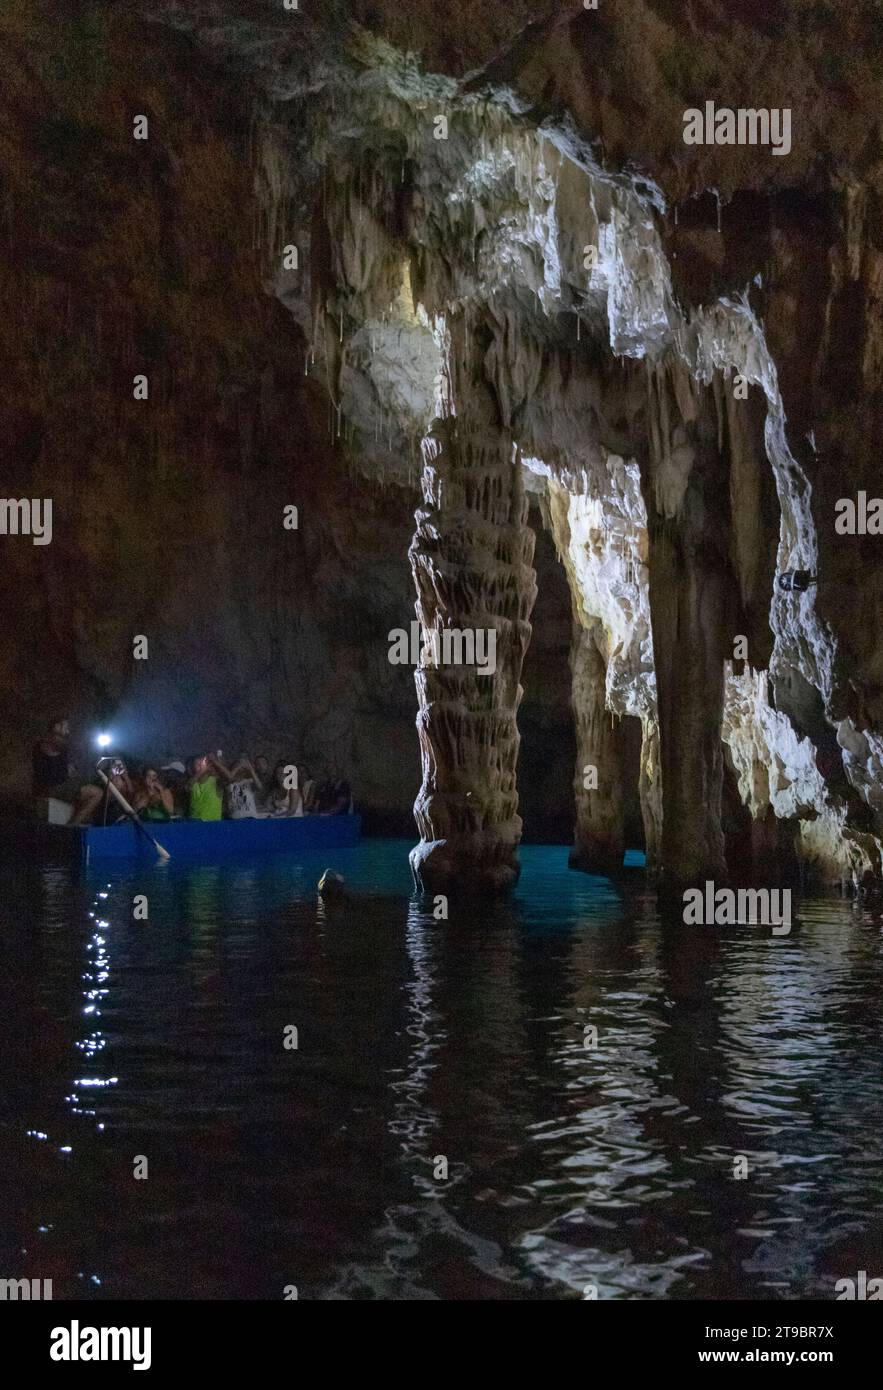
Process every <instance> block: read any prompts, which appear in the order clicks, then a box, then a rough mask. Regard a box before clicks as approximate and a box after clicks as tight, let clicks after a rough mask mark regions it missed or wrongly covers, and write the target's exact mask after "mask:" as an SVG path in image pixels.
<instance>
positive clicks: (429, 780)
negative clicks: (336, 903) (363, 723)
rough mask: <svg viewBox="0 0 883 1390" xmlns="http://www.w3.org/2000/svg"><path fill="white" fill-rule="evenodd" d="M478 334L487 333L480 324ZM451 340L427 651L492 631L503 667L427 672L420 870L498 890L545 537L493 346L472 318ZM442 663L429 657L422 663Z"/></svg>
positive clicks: (419, 517) (434, 460)
mask: <svg viewBox="0 0 883 1390" xmlns="http://www.w3.org/2000/svg"><path fill="white" fill-rule="evenodd" d="M470 333H471V336H472V338H473V340H474V339H475V338H476V337H477V336H478V335H477V334H476V331H475V325H474V324H473V325H471V326H470ZM451 339H452V342H451V367H452V370H451V376H452V399H453V402H454V407H455V408H456V411H457V414H456V416H454V415H453V414H447V415H445V416H443V417H442V418H440V419H438V420H437V421H436V422H435V424H434V427H433V429H432V432H431V434H430V436H429V437H428V438H427V439H426V440H425V441H424V466H423V477H422V492H423V506H422V507H421V508H420V509H419V510H418V511H417V513H416V522H417V527H416V531H415V535H414V539H413V541H412V543H411V548H410V552H409V558H410V561H411V569H412V573H413V575H414V582H415V585H416V588H417V605H416V606H417V616H418V618H419V620H420V624H421V628H422V632H423V636H424V643H425V642H426V635H427V633H432V632H433V631H435V632H439V633H443V632H444V630H445V629H448V630H453V631H459V632H460V633H461V634H463V633H465V634H470V633H471V634H472V635H473V640H475V641H476V642H477V640H478V637H479V630H482V631H483V632H484V633H485V634H487V638H488V639H490V638H491V636H492V638H493V643H495V649H494V648H492V649H494V651H495V660H494V663H493V671H492V673H491V671H490V665H491V663H487V673H486V674H482V673H481V669H480V668H479V667H477V666H476V665H474V664H473V665H465V664H463V665H459V664H443V661H442V662H441V663H439V664H437V665H433V664H421V666H420V667H418V670H417V672H416V675H415V679H416V684H417V696H418V701H419V707H420V708H419V713H418V716H417V728H418V732H419V737H420V751H421V758H422V765H423V782H422V786H421V788H420V793H419V795H418V797H417V801H416V803H415V806H414V815H415V818H416V821H417V825H418V828H419V831H420V836H421V839H420V843H419V845H417V846H416V847H415V848H414V849H413V850H412V851H411V867H412V869H413V872H414V877H415V880H416V881H417V884H418V886H419V887H420V888H421V889H422V890H423V891H425V892H433V891H435V890H437V889H442V890H443V889H447V888H456V887H461V888H463V889H465V890H467V891H476V892H499V891H501V890H504V889H506V888H508V887H509V886H511V884H513V883H514V882H515V880H516V879H517V877H518V871H519V870H518V861H517V858H516V847H517V845H518V842H519V839H520V837H521V818H520V816H519V815H518V793H517V790H516V785H515V766H516V762H517V759H518V744H519V737H518V728H517V723H516V713H517V710H518V705H519V702H520V700H521V694H522V691H521V686H520V683H519V682H520V677H521V666H522V661H523V659H524V653H525V651H526V649H527V645H528V642H529V640H530V614H531V610H532V608H533V603H534V598H535V597H536V582H535V576H534V571H533V567H532V560H533V547H534V536H533V532H532V531H531V530H530V528H529V527H528V525H527V501H526V499H525V495H524V487H523V482H522V475H521V467H520V464H519V462H518V461H517V460H516V459H513V451H512V438H511V435H510V434H509V432H508V430H506V429H505V428H504V427H503V426H502V424H501V422H500V418H499V410H498V405H497V401H496V398H495V396H494V394H493V392H492V391H491V389H490V387H489V386H488V385H487V384H486V383H485V382H484V381H483V380H482V378H481V360H482V346H483V345H480V344H474V346H473V348H472V349H470V348H469V345H468V343H467V340H466V333H465V325H464V323H463V320H462V319H461V320H457V321H456V322H455V323H454V324H452V331H451ZM429 659H430V658H428V653H427V652H426V650H425V648H424V654H423V657H422V663H427V662H428V660H429Z"/></svg>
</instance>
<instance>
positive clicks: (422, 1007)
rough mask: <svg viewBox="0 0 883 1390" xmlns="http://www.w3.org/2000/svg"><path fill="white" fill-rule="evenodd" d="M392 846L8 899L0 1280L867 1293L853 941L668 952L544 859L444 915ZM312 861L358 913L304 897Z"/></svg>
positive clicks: (541, 1292) (622, 897)
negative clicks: (435, 911)
mask: <svg viewBox="0 0 883 1390" xmlns="http://www.w3.org/2000/svg"><path fill="white" fill-rule="evenodd" d="M408 847H409V846H408V844H407V843H406V842H394V841H384V842H380V841H373V842H371V841H368V842H365V843H364V844H362V845H361V846H359V847H358V848H357V849H355V850H345V851H337V852H332V853H328V852H326V853H325V854H324V855H323V858H322V860H321V861H305V862H301V863H300V864H294V863H292V862H290V861H289V860H286V859H285V858H281V859H272V860H264V861H262V862H257V861H253V862H245V863H240V864H228V865H225V866H223V867H206V866H194V867H189V868H188V867H185V866H180V865H175V864H171V865H167V866H165V867H154V866H153V865H144V866H133V867H132V868H126V869H122V870H121V869H119V868H116V867H114V868H112V869H110V870H105V871H104V872H103V874H102V873H100V872H99V873H97V874H90V875H86V876H85V877H83V876H79V875H77V874H75V873H72V872H71V871H69V870H66V869H44V870H42V871H40V870H36V869H31V870H29V869H27V868H25V867H24V866H22V867H20V868H19V869H18V870H17V871H15V872H14V873H12V874H11V875H8V876H7V882H6V885H5V891H4V894H3V899H2V903H0V1149H2V1152H0V1159H2V1163H0V1212H2V1223H0V1261H2V1267H0V1277H25V1276H27V1277H33V1278H52V1279H53V1281H54V1294H55V1297H56V1298H62V1297H76V1298H102V1297H117V1298H132V1299H140V1298H154V1297H159V1298H200V1297H202V1298H268V1299H280V1298H282V1297H283V1291H284V1289H285V1287H286V1286H287V1285H295V1286H296V1287H297V1289H298V1295H299V1297H300V1298H319V1299H339V1298H345V1299H353V1298H385V1299H402V1298H405V1299H424V1298H429V1299H432V1298H468V1299H485V1298H517V1299H526V1298H527V1299H560V1298H581V1297H582V1296H583V1291H584V1290H585V1288H586V1286H587V1285H591V1284H593V1285H595V1286H596V1288H597V1289H598V1292H599V1296H600V1297H604V1298H619V1299H621V1298H679V1299H695V1298H723V1297H760V1298H769V1299H777V1298H778V1299H787V1298H803V1297H824V1298H831V1297H833V1295H834V1281H835V1280H836V1279H837V1278H841V1277H855V1274H856V1273H857V1271H858V1270H859V1269H866V1270H867V1271H868V1272H869V1277H870V1276H872V1275H875V1274H876V1275H883V1123H881V1121H883V1061H881V1059H883V1022H881V999H883V951H881V924H880V920H879V918H875V917H873V916H871V915H869V914H866V913H862V912H860V911H858V910H856V909H855V908H853V907H852V906H851V905H850V904H848V903H841V902H838V901H833V902H832V901H824V902H808V903H807V902H804V903H803V904H801V907H800V912H799V917H800V922H799V926H798V927H797V928H796V929H795V930H794V931H793V932H792V934H791V935H790V936H788V937H773V936H772V935H771V934H770V933H768V932H760V931H750V930H746V929H740V928H733V929H729V930H728V929H720V928H702V929H699V928H695V929H686V928H681V929H679V930H677V929H675V930H672V929H671V928H666V929H663V927H662V925H661V924H660V921H659V918H658V916H657V913H656V909H655V903H654V900H653V898H652V895H650V894H648V893H647V892H645V890H644V888H643V883H642V879H641V877H640V876H635V879H634V882H633V883H629V884H626V885H625V887H621V888H615V887H614V886H613V885H612V884H611V883H610V882H609V881H607V880H605V879H601V878H592V877H589V876H586V875H582V874H578V873H574V872H572V871H570V870H568V868H567V851H566V849H563V848H556V847H547V846H543V847H535V848H531V847H528V848H526V849H524V850H523V851H522V863H523V874H522V879H521V882H520V884H519V887H518V890H517V892H516V893H515V895H514V897H513V899H512V900H511V902H508V903H506V904H496V905H488V906H485V907H472V908H470V909H468V910H467V911H463V912H458V911H457V909H456V907H455V906H454V905H453V904H452V915H451V920H449V921H448V922H437V921H435V920H434V918H433V915H432V911H431V904H430V906H429V909H428V910H427V908H425V907H422V906H419V905H418V904H417V903H416V901H414V900H412V899H411V898H410V873H409V870H408V865H407V849H408ZM327 865H330V866H331V867H333V868H335V869H338V870H339V871H340V872H342V873H343V874H344V875H345V876H346V878H347V881H348V883H349V884H350V886H351V888H352V889H353V891H354V892H355V893H356V894H357V895H359V896H360V897H361V895H364V899H363V900H360V901H358V902H357V903H355V904H350V905H348V906H346V907H343V908H328V907H323V906H322V905H321V904H317V900H316V895H315V889H314V885H315V883H316V880H317V878H318V876H319V873H320V872H321V870H322V869H323V868H325V867H326V866H327ZM140 894H145V895H146V896H147V900H148V914H149V915H148V920H147V921H139V920H135V919H134V916H133V900H134V899H135V897H136V895H140ZM290 1026H294V1027H295V1028H296V1029H297V1042H298V1046H297V1048H296V1050H295V1049H286V1048H285V1047H284V1046H283V1041H284V1038H285V1029H286V1027H290ZM587 1027H588V1028H589V1029H591V1028H595V1029H597V1046H596V1047H591V1046H589V1047H587V1046H586V1043H587V1042H589V1043H591V1042H592V1034H591V1032H589V1033H588V1034H587V1033H586V1029H587ZM139 1156H143V1157H144V1158H146V1159H147V1170H148V1177H147V1179H146V1180H141V1181H138V1180H136V1179H135V1178H134V1176H133V1172H134V1167H135V1161H136V1158H138V1157H139ZM738 1156H742V1157H744V1158H745V1159H746V1160H747V1163H748V1176H747V1178H745V1179H744V1180H736V1179H734V1176H733V1173H734V1158H737V1157H738ZM440 1160H444V1163H442V1162H440ZM445 1163H446V1165H447V1177H446V1178H445V1177H440V1176H437V1174H439V1173H441V1172H443V1171H444V1166H445Z"/></svg>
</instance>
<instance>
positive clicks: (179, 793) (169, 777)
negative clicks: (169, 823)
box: [159, 758, 190, 816]
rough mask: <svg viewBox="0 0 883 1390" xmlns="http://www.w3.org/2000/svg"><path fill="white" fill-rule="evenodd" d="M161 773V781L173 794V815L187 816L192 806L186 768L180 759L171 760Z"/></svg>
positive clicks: (164, 765)
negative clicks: (188, 809) (189, 807)
mask: <svg viewBox="0 0 883 1390" xmlns="http://www.w3.org/2000/svg"><path fill="white" fill-rule="evenodd" d="M159 771H160V781H161V782H162V784H163V786H164V787H165V788H166V789H167V790H168V791H170V792H171V793H172V806H173V810H172V815H173V816H186V814H187V808H188V806H189V805H190V794H189V791H188V781H187V768H186V766H185V765H184V763H183V762H181V760H180V759H179V758H169V761H168V762H166V763H163V765H162V767H161V768H160V770H159Z"/></svg>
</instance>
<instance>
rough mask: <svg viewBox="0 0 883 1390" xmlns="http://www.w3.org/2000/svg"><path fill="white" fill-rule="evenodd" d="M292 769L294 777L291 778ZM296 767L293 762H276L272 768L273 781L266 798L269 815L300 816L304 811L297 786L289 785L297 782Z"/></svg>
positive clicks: (302, 800)
mask: <svg viewBox="0 0 883 1390" xmlns="http://www.w3.org/2000/svg"><path fill="white" fill-rule="evenodd" d="M292 769H293V770H294V777H293V778H292ZM299 780H300V778H299V776H298V772H297V768H296V767H295V766H294V763H277V764H276V766H275V768H274V769H273V783H272V786H271V787H270V794H269V796H268V798H267V812H268V814H269V815H271V816H302V815H303V813H304V799H303V796H302V795H301V792H300V788H299V786H296V785H291V784H292V782H294V783H297V782H299Z"/></svg>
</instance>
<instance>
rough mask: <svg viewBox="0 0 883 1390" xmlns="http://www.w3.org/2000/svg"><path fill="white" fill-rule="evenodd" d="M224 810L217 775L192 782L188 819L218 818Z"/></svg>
mask: <svg viewBox="0 0 883 1390" xmlns="http://www.w3.org/2000/svg"><path fill="white" fill-rule="evenodd" d="M223 811H224V800H223V797H222V795H221V789H220V787H219V786H218V779H217V777H206V779H205V781H204V782H193V783H192V784H191V787H190V819H191V820H220V819H221V816H222V815H223Z"/></svg>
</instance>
